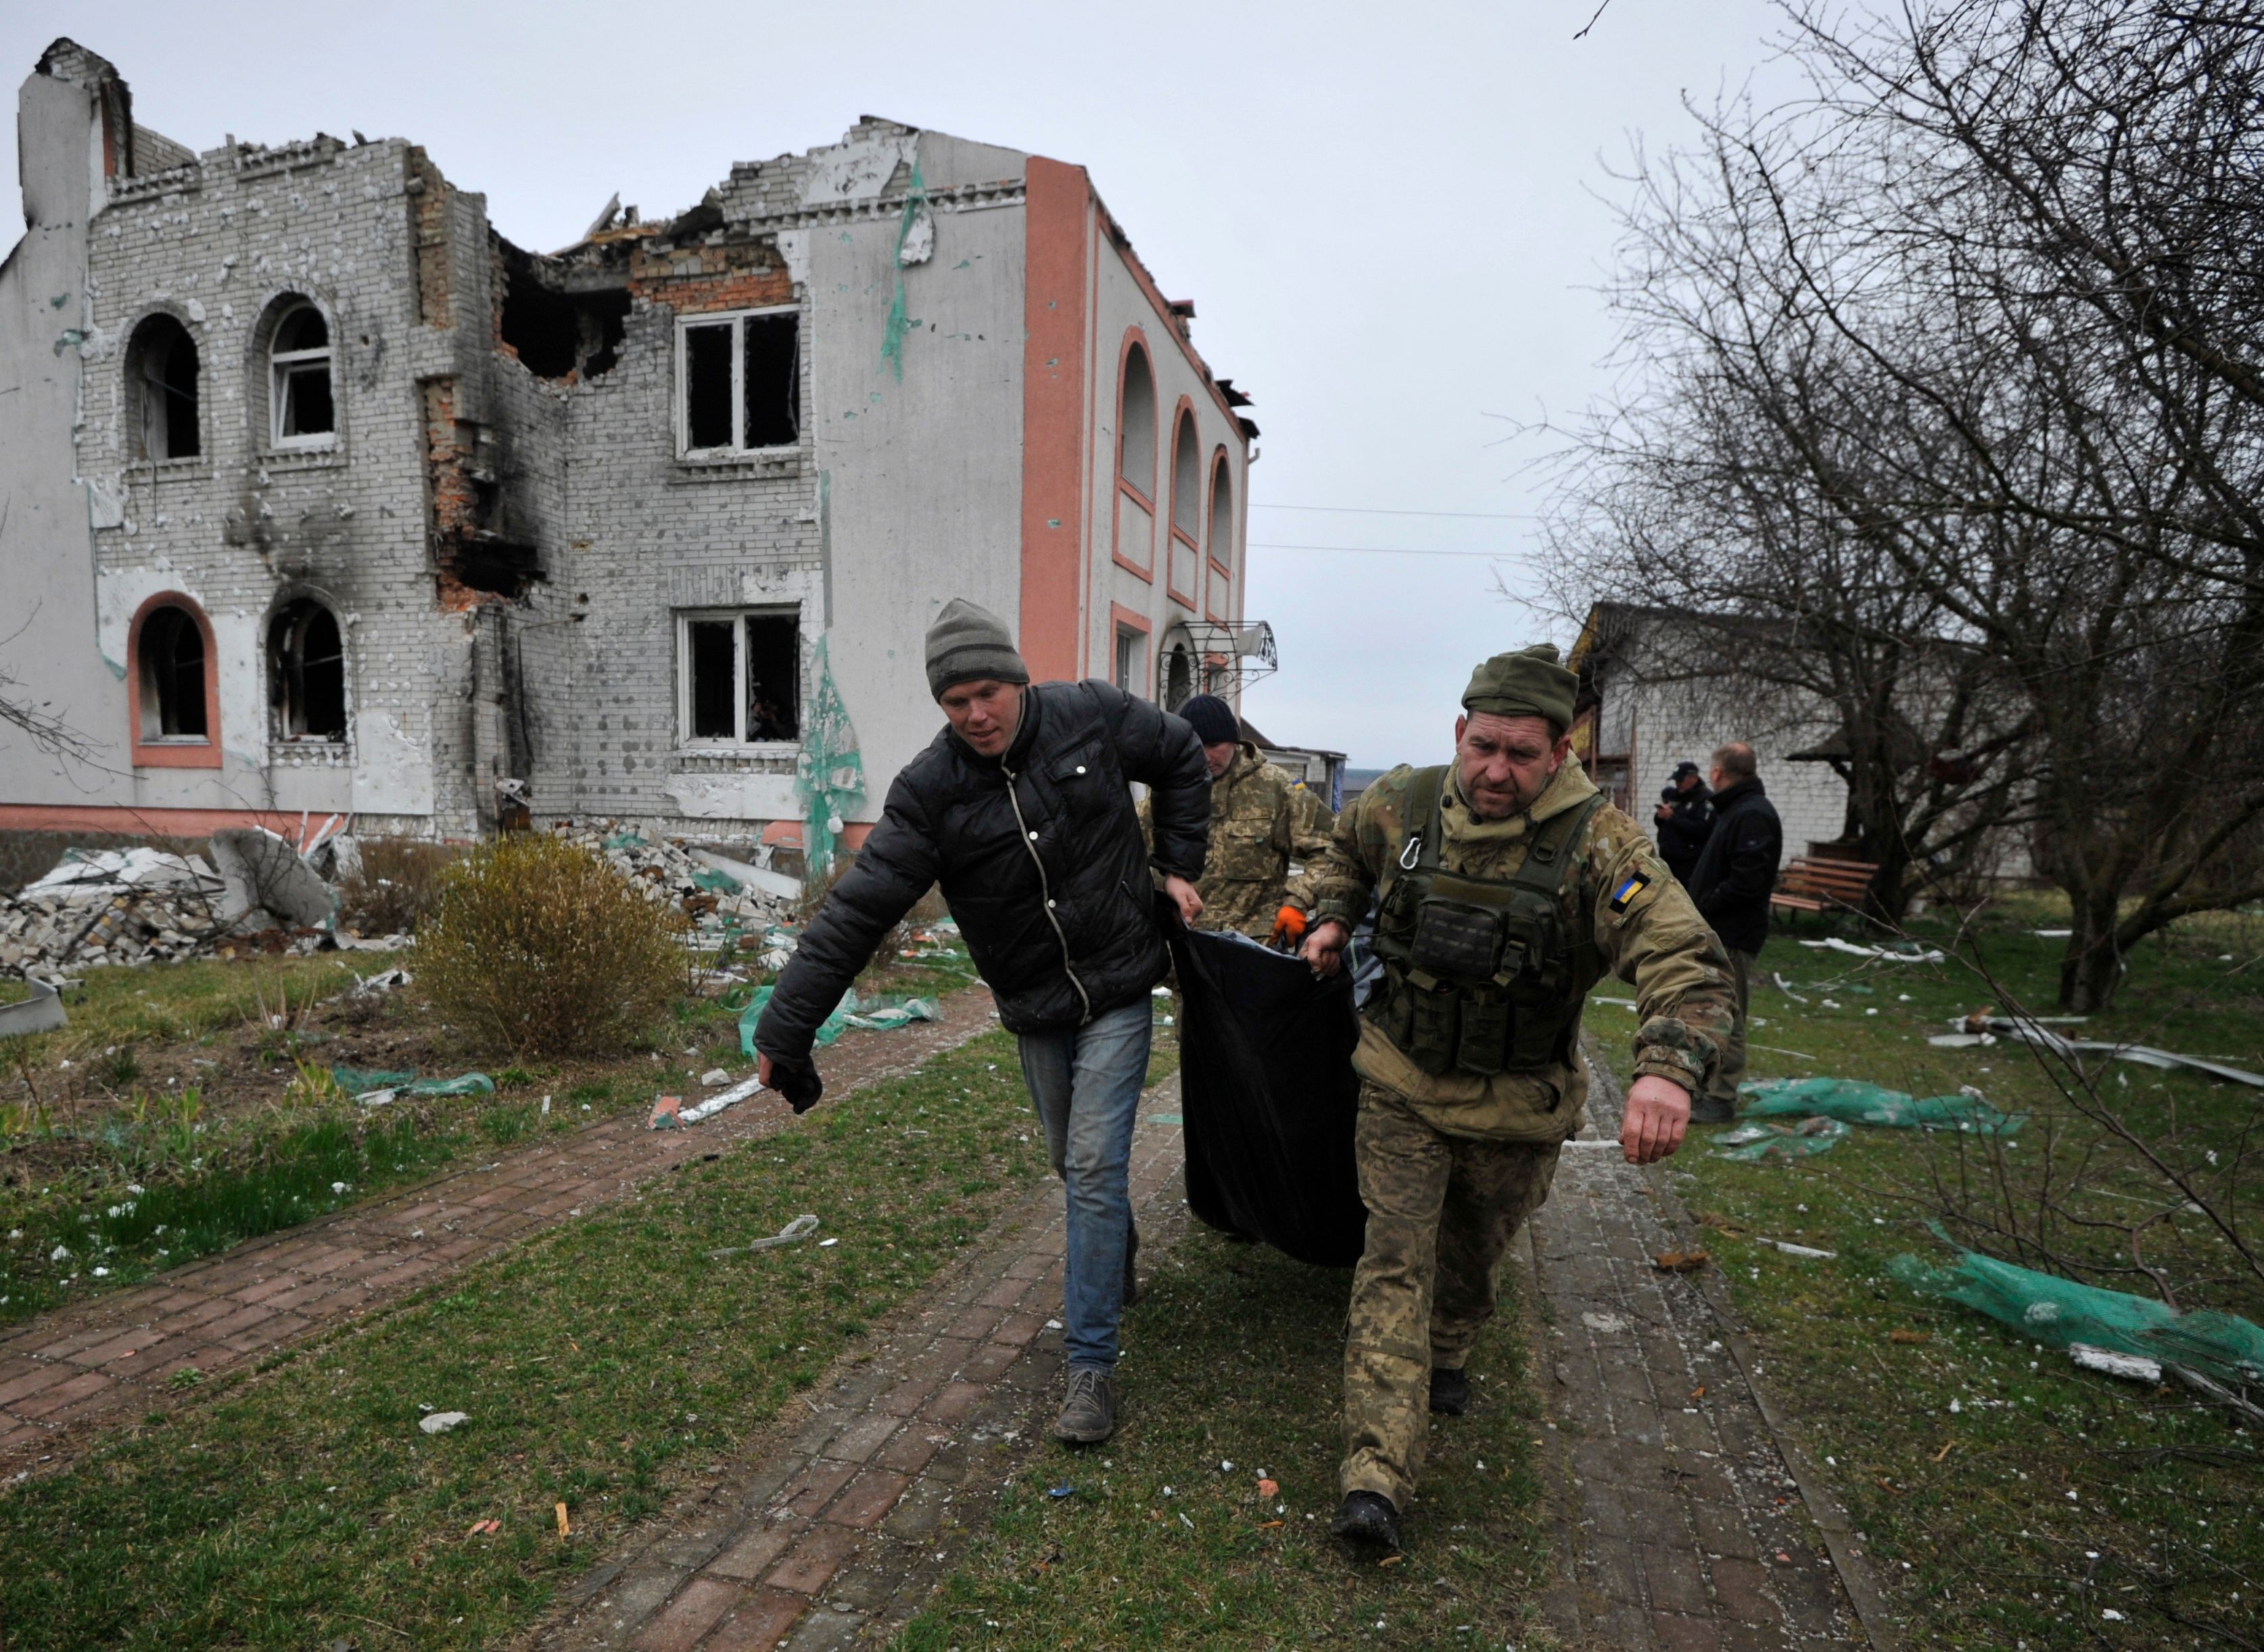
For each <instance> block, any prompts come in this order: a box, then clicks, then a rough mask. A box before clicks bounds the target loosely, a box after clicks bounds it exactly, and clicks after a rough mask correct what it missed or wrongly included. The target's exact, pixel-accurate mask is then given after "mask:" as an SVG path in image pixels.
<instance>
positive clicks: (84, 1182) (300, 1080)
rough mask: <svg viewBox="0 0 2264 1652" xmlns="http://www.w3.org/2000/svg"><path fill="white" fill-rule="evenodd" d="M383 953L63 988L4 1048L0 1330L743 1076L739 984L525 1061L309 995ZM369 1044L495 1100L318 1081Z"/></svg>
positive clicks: (399, 1001)
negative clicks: (586, 1044)
mask: <svg viewBox="0 0 2264 1652" xmlns="http://www.w3.org/2000/svg"><path fill="white" fill-rule="evenodd" d="M395 962H404V963H406V964H408V965H409V966H410V967H411V968H412V969H413V967H414V965H415V954H414V953H404V954H402V955H400V956H399V957H398V958H381V959H379V960H377V961H375V962H373V961H372V960H371V959H370V958H369V957H368V956H367V955H355V956H354V957H353V958H352V960H341V959H340V957H339V956H338V955H337V954H326V955H317V956H316V957H311V958H282V959H272V960H270V959H261V960H243V961H234V962H225V961H221V960H215V959H204V960H192V961H187V962H183V963H178V964H168V965H153V966H149V967H144V968H138V969H137V968H104V969H91V970H88V971H87V972H86V974H85V976H84V981H85V984H84V986H83V988H81V989H75V990H74V991H73V992H72V993H71V994H70V995H69V1012H70V1016H71V1025H69V1027H66V1028H63V1029H61V1030H59V1031H56V1032H48V1033H42V1034H40V1035H38V1036H37V1037H34V1038H32V1039H27V1040H20V1041H18V1046H19V1047H16V1048H12V1049H9V1050H6V1051H0V1326H4V1325H8V1324H11V1323H15V1322H20V1321H22V1320H24V1319H26V1318H29V1317H30V1316H32V1315H35V1314H38V1313H40V1312H43V1311H45V1310H46V1309H48V1308H54V1307H55V1306H57V1305H58V1304H60V1303H62V1302H66V1301H83V1300H85V1299H86V1298H87V1297H89V1296H91V1295H94V1294H97V1293H101V1292H104V1291H109V1290H115V1289H118V1288H120V1287H121V1286H129V1285H134V1284H137V1283H140V1282H142V1281H143V1280H145V1279H149V1277H150V1276H151V1275H153V1274H155V1273H157V1272H162V1271H163V1269H166V1268H169V1267H177V1266H178V1265H180V1264H182V1263H185V1262H188V1261H191V1260H193V1259H194V1258H196V1257H201V1256H207V1255H211V1254H213V1253H214V1252H216V1251H220V1250H227V1249H229V1247H231V1246H233V1245H236V1244H241V1243H243V1242H244V1241H245V1240H247V1239H254V1238H258V1237H259V1236H260V1235H264V1234H269V1233H273V1232H276V1231H278V1230H279V1229H282V1228H290V1227H294V1226H296V1225H298V1224H300V1223H301V1222H305V1221H311V1220H313V1219H314V1218H316V1217H317V1216H322V1215H325V1214H330V1213H331V1212H333V1211H336V1210H339V1209H342V1208H344V1207H345V1206H350V1205H353V1204H356V1203H359V1202H360V1201H361V1200H363V1199H367V1198H369V1197H370V1196H371V1195H373V1194H375V1193H379V1192H384V1191H386V1190H387V1189H388V1188H393V1187H398V1186H401V1185H403V1184H405V1183H409V1182H414V1181H417V1180H418V1179H420V1178H421V1177H425V1176H429V1175H432V1174H433V1173H434V1172H436V1171H438V1170H443V1169H445V1168H446V1167H447V1166H448V1165H449V1164H451V1163H454V1162H455V1161H456V1160H458V1159H460V1158H461V1156H463V1155H465V1154H466V1153H470V1152H477V1151H492V1150H493V1149H495V1148H499V1147H508V1146H511V1145H513V1144H514V1143H517V1142H519V1141H525V1140H526V1139H527V1138H528V1137H530V1136H533V1135H535V1134H540V1133H544V1132H562V1131H567V1130H571V1129H574V1128H577V1127H579V1126H580V1125H583V1124H586V1123H589V1122H591V1120H592V1119H600V1118H604V1117H606V1116H608V1115H610V1114H612V1113H613V1112H619V1111H621V1110H623V1109H634V1108H640V1107H643V1106H646V1105H649V1103H650V1101H651V1098H652V1097H653V1095H654V1094H655V1093H656V1092H657V1091H659V1090H671V1091H677V1092H681V1093H684V1094H686V1095H691V1094H695V1093H697V1092H698V1091H699V1089H700V1086H699V1082H698V1076H699V1074H700V1073H701V1072H703V1071H705V1070H707V1069H710V1068H713V1067H718V1066H721V1067H724V1068H726V1069H729V1070H731V1071H733V1072H735V1073H737V1072H743V1071H744V1070H746V1068H747V1061H746V1057H745V1056H744V1054H742V1053H741V1051H740V1047H739V1030H738V1023H737V1013H736V1011H734V1010H733V1009H732V1008H731V1006H732V1005H733V1004H739V1003H743V1002H744V998H745V989H738V990H737V992H735V993H732V994H727V995H725V996H724V997H722V998H720V999H719V998H708V997H686V998H683V999H680V1000H679V1001H678V1003H677V1004H676V1005H675V1007H674V1009H673V1011H671V1015H670V1017H669V1018H668V1019H667V1020H666V1021H664V1023H663V1024H662V1025H659V1026H657V1027H655V1028H654V1029H652V1031H651V1032H650V1035H649V1037H647V1038H646V1039H644V1040H641V1041H640V1042H639V1043H638V1045H637V1047H635V1048H634V1049H629V1050H625V1051H622V1052H619V1053H617V1054H613V1055H612V1056H609V1057H606V1058H603V1059H599V1060H591V1061H573V1062H555V1061H553V1062H545V1061H534V1062H532V1063H531V1064H530V1065H528V1066H525V1067H522V1066H519V1065H517V1064H515V1063H510V1064H506V1063H505V1062H504V1061H502V1060H500V1059H499V1058H497V1057H496V1056H495V1055H494V1054H493V1053H492V1052H483V1051H481V1050H478V1049H475V1048H472V1047H467V1046H465V1045H464V1044H463V1042H462V1040H461V1038H457V1037H454V1036H452V1035H451V1034H450V1033H449V1032H447V1030H446V1028H445V1026H444V1025H443V1024H442V1022H441V1020H440V1018H439V1017H438V1016H437V1015H436V1014H435V1013H434V1012H433V1011H432V1008H431V1007H430V1006H427V1005H424V1004H420V1003H418V1002H417V1000H416V998H415V997H414V996H413V995H412V994H406V993H395V994H393V995H391V996H388V997H387V998H386V999H385V1000H384V1001H383V1002H382V1003H381V1004H377V1005H375V1006H373V1007H371V1008H368V1009H366V1010H357V1011H354V1012H353V1013H352V1014H351V1015H347V1014H342V1013H340V1012H337V1011H335V1010H334V1009H333V1008H331V1007H330V1006H325V1005H323V1000H326V999H328V998H330V996H332V995H334V994H336V993H337V992H338V991H340V990H341V989H343V988H345V987H346V986H347V985H350V984H351V983H352V981H353V980H354V978H355V976H356V975H368V974H374V973H376V971H377V970H378V969H380V968H384V967H391V966H392V965H393V964H394V963H395ZM964 984H965V981H964V979H963V977H962V976H961V975H959V974H956V973H954V972H951V971H949V970H947V969H940V968H938V967H933V966H932V965H905V964H901V963H898V964H893V965H889V966H885V967H882V968H881V969H879V970H876V971H872V972H867V975H866V977H865V978H864V979H863V980H861V981H860V983H859V985H860V989H863V990H865V991H867V992H868V993H874V994H880V993H889V994H898V995H915V994H917V995H922V996H937V995H938V994H940V993H941V992H945V991H949V990H952V989H955V988H957V987H960V986H963V985H964ZM277 1018H280V1019H281V1021H282V1022H283V1023H284V1025H280V1026H278V1025H274V1022H275V1020H276V1019H277ZM371 1039H374V1040H376V1043H377V1045H379V1046H383V1047H388V1048H391V1049H395V1050H405V1051H406V1052H408V1053H407V1054H405V1055H401V1056H393V1055H382V1056H378V1057H374V1058H365V1057H357V1058H356V1059H357V1060H363V1061H369V1062H371V1064H374V1065H378V1066H383V1067H388V1068H389V1067H395V1066H400V1065H403V1064H404V1063H405V1064H409V1065H413V1066H415V1067H416V1068H417V1069H419V1070H421V1071H422V1072H423V1074H424V1076H436V1075H438V1076H448V1075H454V1074H455V1073H459V1072H462V1071H465V1070H467V1069H475V1068H479V1069H485V1070H486V1071H487V1072H488V1073H489V1074H490V1076H491V1077H493V1078H494V1080H495V1081H496V1083H497V1088H498V1093H497V1094H496V1095H494V1096H492V1097H479V1096H468V1097H454V1098H402V1099H400V1100H398V1101H396V1102H395V1103H394V1104H393V1105H390V1106H388V1107H386V1108H384V1109H381V1110H371V1109H365V1108H360V1107H357V1106H356V1105H354V1104H353V1103H352V1101H351V1100H350V1099H348V1098H344V1097H342V1096H339V1095H337V1094H336V1093H334V1092H331V1091H330V1090H328V1087H327V1086H325V1085H323V1084H322V1083H319V1075H320V1074H321V1073H322V1072H323V1071H324V1070H325V1069H326V1067H327V1064H328V1063H329V1062H330V1061H334V1060H337V1059H338V1058H339V1053H340V1051H341V1050H346V1051H352V1050H353V1049H355V1048H356V1047H357V1045H356V1042H355V1040H371ZM349 1064H350V1065H351V1064H352V1062H351V1061H350V1062H349ZM161 1069H163V1076H160V1071H161ZM309 1077H313V1078H315V1079H316V1080H317V1082H314V1083H308V1082H307V1081H308V1078H309ZM11 1080H12V1081H13V1082H12V1083H11V1082H10V1081H11ZM546 1095H548V1096H549V1097H550V1098H552V1103H553V1105H552V1106H551V1107H550V1108H549V1109H548V1111H545V1110H544V1109H543V1107H542V1105H541V1099H542V1098H543V1097H544V1096H546Z"/></svg>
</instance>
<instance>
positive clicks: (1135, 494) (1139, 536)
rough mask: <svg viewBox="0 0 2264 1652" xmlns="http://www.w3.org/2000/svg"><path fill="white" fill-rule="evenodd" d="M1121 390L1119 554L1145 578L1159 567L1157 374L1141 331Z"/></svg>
mask: <svg viewBox="0 0 2264 1652" xmlns="http://www.w3.org/2000/svg"><path fill="white" fill-rule="evenodd" d="M1122 379H1123V382H1122V384H1121V386H1120V388H1118V391H1117V395H1116V540H1115V554H1116V560H1117V561H1118V562H1121V563H1122V564H1123V565H1124V566H1125V567H1126V568H1128V569H1131V570H1132V571H1133V572H1134V573H1136V574H1137V575H1139V576H1140V577H1141V578H1143V579H1151V578H1153V577H1154V576H1155V567H1156V375H1155V372H1154V370H1153V369H1152V368H1150V366H1149V365H1148V352H1147V351H1146V350H1145V349H1144V348H1143V347H1142V345H1141V344H1140V341H1139V340H1138V338H1137V337H1134V338H1133V339H1131V340H1130V341H1129V342H1128V344H1126V345H1125V349H1124V366H1123V372H1122Z"/></svg>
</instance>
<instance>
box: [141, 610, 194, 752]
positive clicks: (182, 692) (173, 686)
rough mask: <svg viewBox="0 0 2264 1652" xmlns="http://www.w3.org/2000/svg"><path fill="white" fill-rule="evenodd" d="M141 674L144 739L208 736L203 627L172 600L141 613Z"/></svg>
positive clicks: (185, 738) (191, 738)
mask: <svg viewBox="0 0 2264 1652" xmlns="http://www.w3.org/2000/svg"><path fill="white" fill-rule="evenodd" d="M134 652H135V654H136V656H138V657H137V660H136V664H137V666H138V668H139V670H140V674H141V690H142V692H141V701H142V741H143V742H144V743H156V742H159V741H168V740H178V741H197V742H202V741H204V740H206V739H207V738H208V737H209V731H210V726H211V725H210V719H209V717H208V716H207V710H208V706H207V694H206V685H205V674H206V670H207V666H208V664H209V661H208V660H207V656H206V651H205V633H204V627H202V626H200V625H199V624H198V623H197V617H196V616H195V615H194V614H192V613H191V612H189V611H188V610H187V609H185V608H181V607H176V606H174V605H172V604H170V603H168V604H165V605H162V606H159V607H156V608H152V609H151V610H149V612H147V613H146V614H144V615H142V623H141V625H140V627H138V628H137V633H136V635H135V637H134Z"/></svg>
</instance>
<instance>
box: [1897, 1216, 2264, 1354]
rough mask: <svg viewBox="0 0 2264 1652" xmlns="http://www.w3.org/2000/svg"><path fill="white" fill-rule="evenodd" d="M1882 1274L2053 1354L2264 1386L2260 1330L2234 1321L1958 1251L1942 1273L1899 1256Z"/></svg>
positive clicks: (2226, 1316)
mask: <svg viewBox="0 0 2264 1652" xmlns="http://www.w3.org/2000/svg"><path fill="white" fill-rule="evenodd" d="M1887 1271H1888V1272H1890V1273H1892V1274H1893V1275H1894V1276H1895V1278H1897V1279H1900V1280H1901V1281H1902V1282H1903V1283H1904V1284H1905V1285H1907V1286H1910V1287H1911V1288H1912V1290H1914V1291H1918V1292H1919V1293H1923V1294H1925V1295H1927V1296H1943V1297H1948V1299H1949V1300H1950V1301H1954V1302H1963V1304H1965V1306H1966V1307H1968V1308H1974V1309H1977V1310H1978V1311H1979V1312H1981V1313H1984V1314H1986V1315H1988V1316H1989V1317H1990V1318H1992V1319H1993V1320H1997V1321H1999V1322H2001V1323H2003V1324H2006V1325H2009V1326H2011V1327H2012V1328H2013V1329H2014V1330H2017V1331H2019V1332H2020V1333H2021V1335H2022V1336H2024V1337H2033V1338H2034V1339H2035V1340H2036V1341H2037V1342H2040V1343H2044V1344H2049V1345H2050V1346H2051V1347H2054V1348H2064V1347H2066V1346H2067V1345H2068V1344H2071V1343H2087V1344H2090V1345H2091V1346H2093V1347H2094V1348H2107V1349H2112V1350H2113V1351H2115V1352H2116V1353H2124V1354H2143V1355H2144V1356H2145V1357H2146V1358H2147V1359H2159V1360H2161V1361H2163V1362H2165V1363H2166V1364H2170V1365H2179V1366H2185V1367H2186V1368H2187V1369H2188V1370H2192V1371H2198V1372H2200V1373H2202V1375H2204V1376H2208V1377H2213V1378H2215V1379H2216V1380H2217V1381H2219V1382H2221V1383H2224V1384H2227V1385H2229V1386H2234V1387H2253V1385H2255V1384H2257V1383H2259V1382H2264V1330H2259V1329H2258V1328H2257V1327H2256V1326H2255V1325H2253V1324H2252V1323H2250V1322H2248V1321H2247V1320H2245V1319H2241V1318H2239V1317H2238V1316H2236V1315H2231V1314H2220V1313H2217V1312H2215V1311H2214V1310H2211V1309H2206V1308H2204V1309H2198V1310H2196V1311H2195V1312H2193V1313H2190V1314H2181V1313H2179V1312H2178V1311H2177V1310H2176V1309H2175V1308H2168V1307H2166V1306H2165V1305H2163V1304H2162V1303H2160V1302H2157V1301H2152V1299H2151V1298H2148V1297H2144V1296H2132V1295H2130V1294H2129V1293H2127V1292H2123V1291H2104V1290H2101V1289H2100V1288H2099V1287H2098V1286H2093V1285H2079V1284H2078V1283H2076V1281H2074V1280H2073V1279H2060V1278H2058V1277H2057V1275H2054V1274H2050V1273H2037V1272H2034V1271H2032V1270H2030V1269H2028V1268H2023V1267H2018V1266H2015V1265H2014V1264H2012V1263H2010V1262H1999V1261H1998V1260H1997V1258H1996V1257H1985V1256H1983V1255H1981V1254H1980V1253H1979V1252H1978V1251H1974V1250H1960V1251H1959V1252H1958V1253H1957V1260H1956V1264H1954V1265H1952V1266H1950V1267H1946V1268H1938V1267H1934V1266H1933V1265H1931V1264H1928V1263H1926V1262H1923V1261H1921V1260H1919V1258H1918V1257H1896V1258H1895V1259H1894V1260H1893V1261H1892V1262H1890V1263H1889V1264H1887Z"/></svg>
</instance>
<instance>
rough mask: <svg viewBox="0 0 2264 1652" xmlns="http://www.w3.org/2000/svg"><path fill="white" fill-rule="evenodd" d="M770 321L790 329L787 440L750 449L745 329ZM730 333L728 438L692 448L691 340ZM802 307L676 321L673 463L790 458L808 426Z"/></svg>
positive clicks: (747, 335) (785, 306) (769, 307)
mask: <svg viewBox="0 0 2264 1652" xmlns="http://www.w3.org/2000/svg"><path fill="white" fill-rule="evenodd" d="M770 320H783V321H789V322H792V323H793V328H794V349H793V351H792V352H791V356H790V358H789V364H788V367H787V385H786V406H785V414H786V420H785V422H786V426H787V430H788V431H790V432H791V434H790V435H789V436H788V437H787V439H786V440H784V441H767V442H758V443H753V444H750V443H749V441H748V439H747V436H748V418H747V351H748V347H749V341H750V339H751V337H752V336H753V335H752V334H751V331H750V329H749V323H750V322H763V321H770ZM727 327H728V328H729V330H730V336H731V342H730V351H729V355H730V362H731V388H730V408H731V437H730V439H729V441H728V442H725V443H722V444H715V443H709V444H705V445H701V446H694V445H693V440H692V348H691V335H692V334H693V332H695V331H698V330H700V329H702V328H715V329H718V330H721V329H723V328H727ZM802 377H803V374H802V306H800V305H799V304H769V305H764V306H761V307H759V308H754V309H744V310H714V311H708V312H706V313H703V314H700V315H678V317H677V318H676V455H677V457H678V459H689V460H701V459H715V458H719V457H723V456H735V455H737V454H741V453H790V452H793V451H794V450H795V449H796V448H798V447H800V446H802V437H803V435H804V433H805V431H806V430H807V428H808V421H807V420H805V419H804V418H803V417H802V388H803V387H802Z"/></svg>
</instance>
